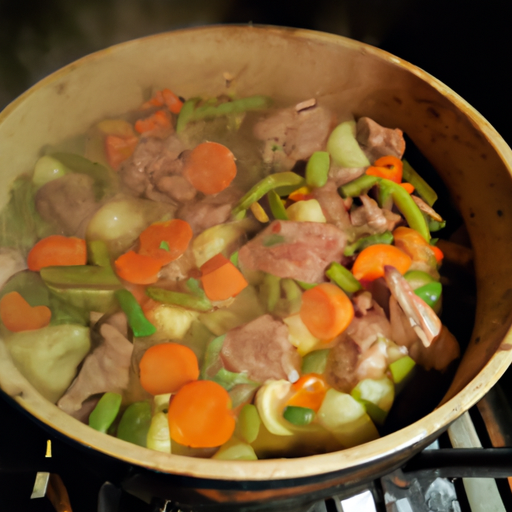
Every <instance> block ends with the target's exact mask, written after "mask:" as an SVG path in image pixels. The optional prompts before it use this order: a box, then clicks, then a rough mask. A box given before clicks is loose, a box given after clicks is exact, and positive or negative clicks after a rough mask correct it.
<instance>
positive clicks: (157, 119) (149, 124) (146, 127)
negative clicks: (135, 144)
mask: <svg viewBox="0 0 512 512" xmlns="http://www.w3.org/2000/svg"><path fill="white" fill-rule="evenodd" d="M167 128H171V120H170V119H169V115H168V114H166V112H165V110H157V111H156V112H155V113H154V114H152V115H150V116H149V117H146V118H144V119H138V120H137V121H136V122H135V130H136V131H138V132H139V133H145V132H150V131H153V130H161V129H167Z"/></svg>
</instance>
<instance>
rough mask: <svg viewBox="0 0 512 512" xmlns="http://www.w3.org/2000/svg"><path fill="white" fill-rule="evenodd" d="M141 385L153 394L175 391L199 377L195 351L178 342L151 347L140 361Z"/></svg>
mask: <svg viewBox="0 0 512 512" xmlns="http://www.w3.org/2000/svg"><path fill="white" fill-rule="evenodd" d="M139 370H140V383H141V386H142V387H143V388H144V389H145V390H146V391H147V392H148V393H151V394H152V395H161V394H164V393H175V392H177V391H178V390H179V389H180V388H181V387H183V386H184V385H185V384H187V383H189V382H192V381H195V380H197V379H198V377H199V365H198V363H197V357H196V355H195V354H194V352H193V351H192V350H191V349H190V348H188V347H186V346H185V345H180V344H178V343H161V344H159V345H153V346H152V347H149V348H148V349H147V350H146V352H144V355H143V356H142V359H141V360H140V363H139Z"/></svg>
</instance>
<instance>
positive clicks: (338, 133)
mask: <svg viewBox="0 0 512 512" xmlns="http://www.w3.org/2000/svg"><path fill="white" fill-rule="evenodd" d="M327 151H328V152H329V153H330V155H331V157H332V159H333V160H334V162H335V163H336V164H337V165H339V166H340V167H367V166H369V165H370V161H369V160H368V158H367V157H366V155H365V154H364V152H363V150H362V149H361V147H360V146H359V144H358V142H357V140H356V123H355V121H345V122H344V123H341V124H339V125H338V126H336V128H334V130H333V131H332V132H331V134H330V135H329V139H328V140H327Z"/></svg>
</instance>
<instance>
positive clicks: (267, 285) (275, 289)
mask: <svg viewBox="0 0 512 512" xmlns="http://www.w3.org/2000/svg"><path fill="white" fill-rule="evenodd" d="M260 293H261V296H262V300H263V303H264V304H265V306H266V310H267V311H268V312H269V313H272V312H273V311H274V309H275V307H276V305H277V301H278V300H279V297H280V296H281V279H280V278H279V277H276V276H273V275H272V274H265V277H264V278H263V282H262V283H261V286H260Z"/></svg>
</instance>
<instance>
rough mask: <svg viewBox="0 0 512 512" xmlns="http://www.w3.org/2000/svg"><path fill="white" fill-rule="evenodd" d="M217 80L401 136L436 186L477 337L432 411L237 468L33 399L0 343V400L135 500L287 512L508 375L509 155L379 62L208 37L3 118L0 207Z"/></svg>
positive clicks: (156, 45)
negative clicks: (131, 490)
mask: <svg viewBox="0 0 512 512" xmlns="http://www.w3.org/2000/svg"><path fill="white" fill-rule="evenodd" d="M227 74H229V75H227ZM226 76H228V77H229V80H230V81H231V85H230V86H231V87H232V88H234V90H236V93H237V94H238V95H239V96H248V95H252V94H266V95H270V96H272V97H274V98H276V99H277V100H278V101H280V100H283V101H286V104H294V103H297V102H299V101H302V100H305V99H308V98H311V97H315V98H317V99H318V101H319V102H320V103H321V104H323V105H325V106H326V107H328V108H332V109H333V110H335V111H338V112H346V111H347V110H349V111H351V112H352V113H353V114H354V116H355V117H360V116H369V117H371V118H372V119H374V120H376V121H377V122H378V123H380V124H382V125H385V126H389V127H400V128H401V129H402V130H404V132H405V133H407V135H408V136H409V137H410V138H411V140H412V141H413V143H414V144H415V145H416V146H417V148H418V149H419V150H420V151H421V153H422V154H423V155H424V156H425V157H426V158H427V159H428V161H429V162H430V164H432V166H433V167H434V168H435V169H436V170H437V172H438V173H439V175H440V176H441V178H442V180H443V182H444V184H445V185H446V187H447V190H448V191H449V192H450V194H451V198H452V201H453V203H454V205H455V206H456V208H457V210H458V212H459V213H460V215H461V217H462V218H463V220H464V222H465V225H466V227H467V231H468V233H469V236H470V239H471V243H472V246H473V249H474V266H475V275H476V288H477V308H476V315H475V318H474V330H473V334H472V337H471V340H470V341H469V344H468V346H467V348H466V349H465V352H464V355H463V357H462V359H461V361H460V364H459V365H458V369H457V371H456V373H455V375H454V377H453V380H452V382H451V385H450V386H449V389H448V390H447V392H446V394H445V396H444V398H443V399H442V401H441V403H440V404H439V405H438V407H437V408H436V409H435V410H433V411H432V412H430V413H429V414H427V415H426V416H424V417H423V418H421V419H420V420H418V421H415V422H414V423H412V424H410V425H408V426H405V427H404V428H401V429H400V430H398V431H396V432H393V433H390V434H389V435H386V436H384V437H382V438H380V439H378V440H375V441H372V442H369V443H366V444H364V445H362V446H357V447H354V448H350V449H347V450H343V451H339V452H335V453H327V454H322V455H315V456H310V457H304V458H298V459H272V460H261V461H240V462H237V461H220V460H203V459H195V458H190V457H183V456H178V455H168V454H163V453H160V452H155V451H150V450H147V449H144V448H141V447H139V446H136V445H132V444H129V443H126V442H124V441H122V440H119V439H116V438H113V437H109V436H107V435H104V434H101V433H99V432H97V431H95V430H93V429H91V428H89V427H88V426H86V425H84V424H82V423H80V422H79V421H77V420H75V419H74V418H72V417H70V416H68V415H67V414H65V413H64V412H62V411H60V410H59V409H58V408H57V407H56V406H55V405H53V404H51V403H50V402H48V401H47V400H46V399H44V398H43V397H42V396H41V395H40V394H39V393H38V391H37V389H34V388H33V387H32V386H31V385H30V384H29V383H28V382H27V381H26V380H25V378H24V377H23V376H22V375H21V374H20V373H19V372H18V370H17V369H16V367H15V366H14V365H13V363H12V361H11V359H10V357H9V355H8V353H7V351H6V348H5V346H4V344H3V342H1V340H0V386H1V388H2V390H3V392H4V393H5V394H7V395H8V396H10V397H12V399H14V401H15V402H17V404H19V406H21V407H22V408H23V409H25V410H26V411H27V412H28V413H29V414H30V415H32V416H33V417H34V418H37V420H39V421H41V422H42V423H43V424H44V425H46V426H47V428H51V429H52V430H54V431H57V432H59V433H61V434H62V435H63V436H65V437H66V438H67V439H69V440H70V441H74V442H76V443H79V444H80V445H81V446H83V447H86V448H92V449H93V451H94V453H96V454H97V455H98V456H99V457H103V456H107V458H108V459H109V460H112V459H115V460H120V461H124V463H126V464H129V465H130V466H131V467H132V468H136V469H137V470H139V471H138V472H137V473H136V474H133V472H132V477H131V484H133V486H134V487H137V485H139V484H140V485H141V486H146V489H147V488H148V487H147V486H148V485H149V486H151V487H152V491H148V492H153V494H154V495H159V496H161V497H165V498H169V499H174V500H176V501H178V502H180V503H185V504H191V505H194V506H210V507H215V506H218V507H220V508H221V509H222V510H226V508H227V507H228V506H230V505H236V506H237V507H238V508H241V507H251V506H252V507H253V508H258V507H260V506H263V505H265V504H266V503H269V502H273V503H276V502H278V503H280V504H281V505H280V508H281V510H283V509H284V508H285V507H286V506H287V504H292V503H298V502H307V501H310V500H313V499H316V498H320V497H324V496H327V495H330V494H334V493H338V494H339V493H340V492H341V493H342V492H348V491H350V492H353V491H354V490H356V489H357V488H359V487H361V486H362V485H364V483H365V482H368V481H370V480H373V479H374V478H376V477H378V476H379V475H382V474H384V473H386V472H388V471H390V470H391V469H394V468H396V467H398V466H401V465H402V464H404V462H406V461H407V460H408V459H409V458H410V457H412V456H413V455H414V454H416V453H417V452H419V451H420V450H422V449H423V448H424V447H426V446H427V445H428V444H429V443H431V441H433V440H434V439H435V438H436V437H437V436H438V435H439V434H440V433H441V432H442V431H443V430H445V429H446V428H447V427H448V426H449V424H450V423H451V422H453V421H454V420H455V419H457V418H458V417H459V416H460V415H461V414H462V413H463V412H464V411H466V410H467V409H469V408H470V407H471V406H472V405H473V404H475V403H476V402H477V401H478V400H479V399H480V398H481V397H482V396H483V395H484V394H485V393H486V392H487V391H488V390H489V389H490V388H491V387H492V386H493V384H495V383H496V381H497V380H498V379H499V378H500V376H501V375H502V374H503V372H504V371H505V370H506V368H507V367H508V366H509V364H510V362H511V360H512V351H511V349H512V334H511V332H510V325H511V310H512V258H510V254H512V200H511V199H512V175H511V166H512V152H511V151H510V149H509V147H508V146H507V145H506V143H505V142H504V141H503V140H502V138H501V137H500V136H499V135H498V133H497V132H496V131H495V130H494V129H493V128H492V126H490V125H489V123H488V122H487V121H486V120H485V119H484V118H483V117H482V116H481V115H480V114H479V113H478V112H476V111H475V110H474V109H473V108H472V107H471V106H470V105H468V104H467V103H466V102H465V101H464V100H463V99H462V98H460V97H459V96H458V95H457V94H456V93H454V92H453V91H452V90H450V89H449V88H448V87H446V86H445V85H443V84H442V83H441V82H439V81H438V80H436V79H435V78H433V77H432V76H430V75H429V74H427V73H425V72H424V71H422V70H421V69H418V68H417V67H415V66H413V65H411V64H409V63H407V62H404V61H402V60H400V59H399V58H397V57H394V56H393V55H390V54H388V53H386V52H384V51H381V50H378V49H376V48H373V47H371V46H368V45H366V44H363V43H359V42H356V41H352V40H349V39H346V38H343V37H339V36H335V35H330V34H324V33H318V32H312V31H306V30H294V29H285V28H275V27H256V26H209V27H203V28H194V29H187V30H181V31H176V32H172V33H166V34H161V35H156V36H151V37H147V38H144V39H139V40H135V41H131V42H127V43H123V44H120V45H118V46H114V47H112V48H108V49H106V50H103V51H100V52H98V53H95V54H93V55H90V56H87V57H85V58H83V59H81V60H79V61H77V62H75V63H73V64H70V65H68V66H66V67H65V68H63V69H61V70H60V71H57V72H56V73H54V74H52V75H51V76H49V77H47V78H45V79H44V80H42V81H41V82H39V83H38V84H37V85H35V86H34V87H32V88H31V89H30V90H29V91H27V92H26V93H25V94H23V95H22V96H21V97H19V98H18V99H17V100H15V101H14V102H13V103H12V104H10V105H9V106H8V107H7V108H6V109H5V110H4V111H3V112H2V113H1V115H0V172H1V178H2V182H3V184H4V186H3V187H2V189H1V191H0V205H3V204H5V202H6V201H7V197H8V190H9V184H10V183H11V182H12V180H13V179H14V178H15V177H16V176H18V175H19V174H21V173H23V172H27V171H29V170H31V169H32V168H33V165H34V162H35V161H36V159H37V158H38V156H39V154H40V150H41V148H42V147H43V146H45V145H47V144H50V145H51V144H56V143H58V142H59V141H61V140H63V139H65V138H67V137H70V136H73V135H77V134H80V133H83V132H84V131H85V130H86V129H87V128H88V127H89V126H90V125H91V124H93V123H94V122H97V121H99V120H101V119H103V118H105V117H115V116H117V115H119V114H122V113H124V112H126V111H128V110H130V109H134V108H136V107H137V106H138V105H140V104H141V102H142V101H143V100H144V99H146V96H145V95H146V93H147V91H148V90H149V89H150V88H152V87H157V88H164V87H169V88H170V89H172V90H173V91H174V92H176V93H177V94H179V95H182V96H184V97H193V96H216V95H219V94H221V93H223V92H225V90H226ZM471 321H472V319H471ZM417 399H418V401H421V400H422V397H421V396H418V397H417ZM88 451H89V452H90V451H91V450H88ZM100 454H103V455H100ZM148 482H150V483H149V484H148ZM166 493H167V494H168V495H165V496H164V494H166Z"/></svg>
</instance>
